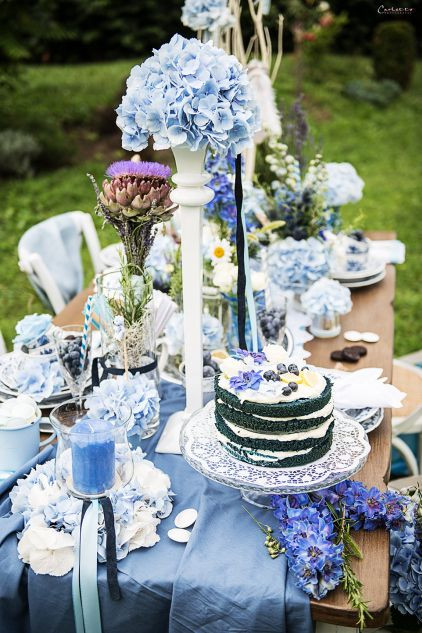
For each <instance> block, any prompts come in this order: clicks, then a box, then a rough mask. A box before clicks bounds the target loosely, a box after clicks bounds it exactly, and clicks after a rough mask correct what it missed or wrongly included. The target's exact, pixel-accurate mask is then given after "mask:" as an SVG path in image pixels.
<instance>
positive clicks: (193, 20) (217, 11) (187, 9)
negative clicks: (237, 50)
mask: <svg viewBox="0 0 422 633" xmlns="http://www.w3.org/2000/svg"><path fill="white" fill-rule="evenodd" d="M233 21H234V20H233V16H232V15H231V13H230V11H229V9H228V7H227V0H185V4H184V5H183V9H182V24H184V25H185V26H188V27H189V28H190V29H192V31H213V30H214V29H215V28H217V27H219V28H222V29H224V28H227V27H228V26H230V25H231V24H233Z"/></svg>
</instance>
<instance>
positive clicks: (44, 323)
mask: <svg viewBox="0 0 422 633" xmlns="http://www.w3.org/2000/svg"><path fill="white" fill-rule="evenodd" d="M51 319H52V316H51V314H36V313H35V314H28V315H27V316H26V317H24V318H23V319H21V320H20V321H19V322H18V323H17V324H16V336H15V338H14V339H13V343H14V344H15V345H17V346H19V347H22V345H26V347H30V348H31V347H38V346H40V345H44V344H45V343H47V342H48V338H47V336H46V333H47V331H48V329H49V328H50V326H51Z"/></svg>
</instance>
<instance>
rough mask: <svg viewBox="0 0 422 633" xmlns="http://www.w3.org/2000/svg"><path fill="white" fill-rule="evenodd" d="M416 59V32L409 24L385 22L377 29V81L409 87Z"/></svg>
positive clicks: (374, 53)
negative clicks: (387, 81)
mask: <svg viewBox="0 0 422 633" xmlns="http://www.w3.org/2000/svg"><path fill="white" fill-rule="evenodd" d="M415 58H416V37H415V30H414V28H413V26H412V25H411V24H410V23H409V22H401V21H398V20H395V21H393V22H383V23H382V24H379V25H378V26H377V28H376V29H375V35H374V43H373V60H374V71H375V76H376V78H377V79H392V80H393V81H396V82H397V83H398V84H399V85H400V86H401V87H402V88H403V89H404V90H405V89H406V88H408V87H409V85H410V81H411V78H412V72H413V67H414V64H415Z"/></svg>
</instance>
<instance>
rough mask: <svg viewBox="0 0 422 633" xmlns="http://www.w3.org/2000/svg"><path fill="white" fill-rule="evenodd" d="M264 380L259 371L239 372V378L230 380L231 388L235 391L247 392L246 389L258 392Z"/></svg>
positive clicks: (234, 377) (235, 377) (233, 377)
mask: <svg viewBox="0 0 422 633" xmlns="http://www.w3.org/2000/svg"><path fill="white" fill-rule="evenodd" d="M262 380H263V378H262V376H261V374H260V372H259V371H253V370H252V371H239V373H238V375H237V376H232V377H231V378H230V387H231V388H232V389H234V390H235V391H245V389H253V390H254V391H257V390H258V389H259V385H260V384H261V382H262Z"/></svg>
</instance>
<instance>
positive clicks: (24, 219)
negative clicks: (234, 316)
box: [0, 56, 422, 355]
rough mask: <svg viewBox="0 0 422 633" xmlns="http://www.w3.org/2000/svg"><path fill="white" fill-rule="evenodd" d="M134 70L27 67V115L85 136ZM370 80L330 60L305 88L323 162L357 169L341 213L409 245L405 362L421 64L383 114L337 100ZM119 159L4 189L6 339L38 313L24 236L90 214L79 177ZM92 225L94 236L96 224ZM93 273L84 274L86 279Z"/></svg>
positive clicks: (421, 266) (284, 85)
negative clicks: (360, 183) (52, 220)
mask: <svg viewBox="0 0 422 633" xmlns="http://www.w3.org/2000/svg"><path fill="white" fill-rule="evenodd" d="M131 65H132V64H131V62H128V61H119V62H114V63H107V64H105V63H104V64H87V65H78V66H61V67H48V66H43V67H37V68H30V69H28V75H27V77H28V90H29V94H28V99H27V107H30V106H29V103H30V100H31V99H37V100H38V101H40V103H42V106H40V107H44V108H45V110H46V112H47V110H49V109H50V106H51V109H52V113H51V116H55V117H58V118H60V121H61V122H62V123H63V125H64V126H65V129H66V126H69V125H76V124H77V125H79V126H81V125H83V126H84V128H85V130H86V133H87V134H89V130H90V125H92V121H93V117H95V113H96V111H97V109H98V107H101V106H107V105H109V106H110V108H112V107H115V105H116V97H117V98H118V94H119V90H121V87H122V85H123V80H124V78H125V77H126V76H127V74H128V71H129V69H130V67H131ZM370 74H371V66H370V61H369V60H367V59H364V58H352V57H340V56H333V57H332V58H330V63H329V70H328V71H327V73H326V77H325V79H324V81H321V82H319V83H316V82H313V83H311V82H306V83H305V86H304V89H305V96H306V106H307V109H308V112H309V119H310V123H311V128H312V132H313V135H314V137H315V138H316V139H317V140H318V141H319V142H321V144H322V147H323V153H324V157H325V159H326V160H327V161H348V162H351V163H353V165H354V166H355V167H356V168H357V170H358V173H359V174H360V175H361V176H362V178H363V179H364V180H365V190H364V198H363V200H362V201H361V202H360V203H358V204H356V205H349V206H348V207H345V208H343V215H344V218H345V220H346V222H348V221H352V220H353V218H354V217H356V216H357V215H358V214H359V213H360V212H363V214H364V221H363V227H364V228H366V229H373V230H376V229H379V230H387V229H391V230H394V231H396V232H397V235H398V237H399V239H401V240H402V241H403V242H405V244H406V247H407V258H406V263H405V264H403V265H402V266H398V271H397V272H398V274H397V284H398V285H397V297H396V337H395V353H396V355H401V354H405V353H408V352H411V351H414V350H416V349H420V348H421V347H422V335H421V332H422V327H421V326H422V292H421V289H420V279H421V278H422V257H421V244H422V222H421V208H420V204H421V196H420V194H421V184H420V183H421V161H420V147H421V140H422V139H421V134H420V131H419V129H420V125H419V120H420V114H421V110H422V94H421V93H422V64H420V63H419V64H418V66H417V68H416V72H415V77H414V80H413V84H412V88H411V89H410V90H409V91H408V92H406V93H404V94H403V95H402V96H401V97H400V98H399V99H398V100H397V101H396V102H395V103H393V104H392V105H390V106H389V107H388V108H387V109H377V108H376V107H374V106H372V105H370V104H366V103H357V102H354V101H350V100H349V99H347V98H346V97H343V96H342V94H341V90H342V86H343V85H344V82H345V81H347V80H349V79H355V78H363V77H369V76H370ZM32 90H33V94H32V93H31V91H32ZM277 94H278V97H279V98H280V99H283V100H285V101H286V102H287V103H291V101H292V100H293V98H294V74H293V64H292V60H291V58H289V57H287V58H286V59H285V60H284V61H283V65H282V69H281V73H280V78H279V81H278V83H277ZM22 108H24V104H22V103H20V104H16V109H17V111H19V112H21V113H22ZM20 116H21V115H20ZM107 152H108V153H107ZM119 154H120V149H119V145H118V141H117V140H116V141H115V145H112V144H111V145H110V146H108V147H107V150H106V151H105V150H104V148H103V149H102V150H101V151H100V150H99V151H98V152H94V153H93V156H94V158H92V159H90V160H88V161H86V160H83V161H82V162H80V163H79V164H78V165H76V166H75V165H73V166H71V167H62V168H60V169H57V170H54V171H53V170H51V171H48V172H44V173H41V174H38V175H37V176H36V177H34V178H31V179H28V180H11V181H8V182H5V183H3V184H2V185H1V200H2V208H1V211H0V214H1V215H0V218H1V219H0V226H1V228H2V230H1V236H2V239H1V241H0V257H1V275H0V296H1V303H0V328H1V330H2V331H3V334H4V335H5V338H6V340H7V341H9V342H10V340H11V338H12V337H13V334H14V325H15V323H16V321H17V320H18V319H20V318H22V317H23V316H24V315H25V314H26V313H28V312H34V311H40V310H42V309H43V308H42V306H41V304H40V303H39V301H38V300H37V298H36V297H35V296H34V293H33V291H32V289H31V287H30V286H29V284H28V282H27V281H26V277H25V275H24V274H23V273H21V272H20V271H19V269H18V266H17V243H18V240H19V237H20V235H21V234H22V233H23V232H24V231H25V230H26V229H27V228H29V227H30V226H32V225H33V224H35V223H36V222H39V221H40V220H42V219H44V218H46V217H49V216H51V215H54V214H58V213H62V212H65V211H70V210H74V209H81V210H82V211H88V212H92V210H93V206H94V195H93V191H92V187H91V185H90V183H89V181H88V179H87V178H86V175H85V174H86V172H87V171H90V172H91V173H93V174H94V175H95V176H96V177H97V178H99V179H101V175H102V173H103V172H104V167H105V166H106V164H107V163H108V162H109V161H110V160H113V159H115V158H116V157H117V156H119ZM96 223H97V227H98V229H99V230H100V226H101V222H100V220H99V219H98V218H96ZM100 239H101V242H102V243H103V244H104V245H105V244H107V243H110V242H111V241H115V240H116V237H115V234H114V233H113V231H112V230H111V229H110V228H109V227H107V228H106V229H104V230H102V231H100ZM85 259H86V258H85ZM90 274H91V271H90V270H89V268H87V270H86V279H89V277H90Z"/></svg>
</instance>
